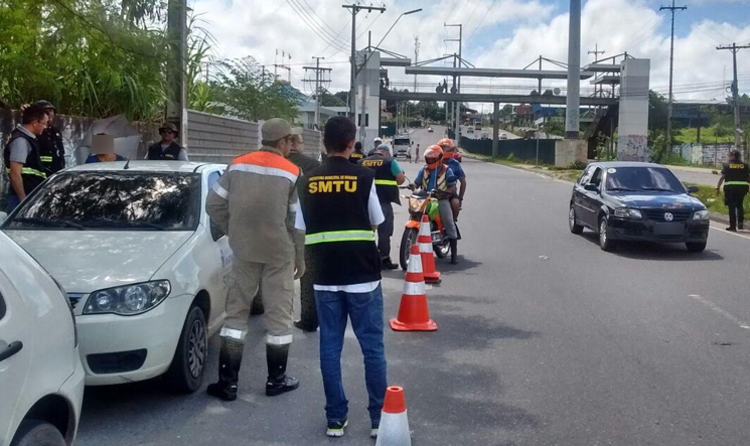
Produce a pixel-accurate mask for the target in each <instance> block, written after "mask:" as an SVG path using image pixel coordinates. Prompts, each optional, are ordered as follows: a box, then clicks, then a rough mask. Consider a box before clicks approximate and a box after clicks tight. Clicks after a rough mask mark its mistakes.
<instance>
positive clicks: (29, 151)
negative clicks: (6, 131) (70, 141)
mask: <svg viewBox="0 0 750 446" xmlns="http://www.w3.org/2000/svg"><path fill="white" fill-rule="evenodd" d="M48 124H49V116H48V115H47V113H46V112H45V111H44V109H43V108H41V107H38V106H36V105H31V106H29V107H27V108H26V109H25V110H24V112H23V115H22V117H21V124H18V126H17V127H16V128H15V129H14V130H13V132H11V134H10V140H8V143H7V144H6V145H5V149H4V150H3V159H4V161H5V166H6V171H7V173H8V177H9V178H10V191H9V195H8V212H10V211H12V210H13V209H15V208H16V206H18V204H19V203H20V202H22V201H23V200H24V199H25V198H26V196H27V195H29V194H30V193H31V192H32V191H33V190H34V189H35V188H36V187H37V186H39V185H40V184H42V182H43V181H44V180H45V178H47V174H46V173H45V172H44V167H43V165H42V161H41V159H40V157H39V140H38V139H37V138H38V137H39V135H41V134H42V132H44V129H46V128H47V125H48Z"/></svg>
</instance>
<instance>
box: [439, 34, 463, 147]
mask: <svg viewBox="0 0 750 446" xmlns="http://www.w3.org/2000/svg"><path fill="white" fill-rule="evenodd" d="M443 26H445V27H446V28H449V27H458V39H445V41H446V42H458V59H457V62H458V64H456V63H454V64H453V66H454V67H455V66H458V68H461V63H462V62H463V59H462V58H461V47H462V46H463V32H464V25H463V24H461V23H443ZM454 57H455V54H454ZM456 78H457V79H458V86H457V87H456V94H458V93H460V92H461V76H460V75H459V76H456ZM456 78H454V79H456ZM453 106H454V107H455V112H454V116H455V122H454V124H455V130H454V132H455V133H454V136H455V139H456V145H457V146H458V145H459V144H460V143H461V141H460V140H459V132H460V131H461V101H453Z"/></svg>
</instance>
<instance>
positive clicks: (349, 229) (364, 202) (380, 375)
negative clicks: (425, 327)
mask: <svg viewBox="0 0 750 446" xmlns="http://www.w3.org/2000/svg"><path fill="white" fill-rule="evenodd" d="M356 132H357V128H356V127H355V126H354V124H352V123H351V121H349V120H348V119H347V118H345V117H342V116H337V117H334V118H331V119H329V120H328V122H327V123H326V126H325V130H324V132H323V144H324V145H325V148H326V153H327V156H328V158H327V160H326V162H325V163H324V164H323V165H322V166H321V167H318V168H317V169H313V170H312V171H311V172H309V174H308V175H307V188H306V189H305V198H304V200H302V206H303V209H302V210H303V213H304V224H305V225H306V231H307V235H306V236H305V243H306V244H307V246H308V247H311V248H312V254H313V257H315V263H316V265H318V267H317V268H316V269H315V274H314V277H313V283H314V289H315V305H316V307H317V309H318V321H319V323H320V371H321V373H322V375H323V390H324V391H325V396H326V406H325V410H326V418H327V420H328V429H327V430H326V435H328V436H330V437H340V436H342V435H344V428H345V427H346V425H347V423H348V413H349V408H348V402H347V400H346V395H345V394H344V386H343V384H342V382H341V349H342V348H343V346H344V333H345V331H346V325H347V317H348V318H349V319H351V321H352V328H353V330H354V334H355V336H356V337H357V340H358V341H359V345H360V347H361V349H362V354H363V355H364V357H365V361H364V362H365V382H366V384H367V393H368V395H369V404H368V406H367V408H368V411H369V413H370V423H371V424H370V426H371V431H370V436H372V437H376V436H377V434H378V428H379V426H380V413H381V409H382V407H383V400H384V398H385V390H386V387H387V379H386V360H385V348H384V345H383V290H382V288H381V285H380V279H381V276H380V255H379V254H378V249H377V247H376V246H375V232H374V230H375V228H376V227H377V226H378V225H379V224H381V223H382V222H383V220H384V217H383V212H382V210H381V209H380V203H379V200H378V195H377V192H376V190H375V172H373V171H372V170H370V169H367V168H365V167H362V166H358V165H355V164H352V163H350V162H349V155H351V153H352V150H353V149H354V137H355V135H356Z"/></svg>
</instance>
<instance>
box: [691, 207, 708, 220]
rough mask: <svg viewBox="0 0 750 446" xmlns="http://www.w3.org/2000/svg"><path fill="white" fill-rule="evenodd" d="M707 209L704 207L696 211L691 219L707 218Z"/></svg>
mask: <svg viewBox="0 0 750 446" xmlns="http://www.w3.org/2000/svg"><path fill="white" fill-rule="evenodd" d="M708 217H709V215H708V210H707V209H704V210H702V211H696V213H695V214H693V220H708Z"/></svg>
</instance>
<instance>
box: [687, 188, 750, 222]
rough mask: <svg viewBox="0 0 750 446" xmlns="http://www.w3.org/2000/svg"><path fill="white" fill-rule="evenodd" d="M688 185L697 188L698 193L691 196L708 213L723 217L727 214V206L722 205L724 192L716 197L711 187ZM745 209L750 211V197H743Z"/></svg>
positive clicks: (714, 189)
mask: <svg viewBox="0 0 750 446" xmlns="http://www.w3.org/2000/svg"><path fill="white" fill-rule="evenodd" d="M689 185H690V186H696V187H697V188H698V192H696V193H694V194H693V196H694V197H695V198H697V199H699V200H700V201H702V202H703V204H705V205H706V207H707V208H708V210H709V211H711V212H716V213H718V214H723V215H727V214H729V209H728V208H727V205H725V204H724V192H722V193H721V195H716V188H715V187H713V186H705V185H702V184H689ZM745 209H750V195H746V196H745Z"/></svg>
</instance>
